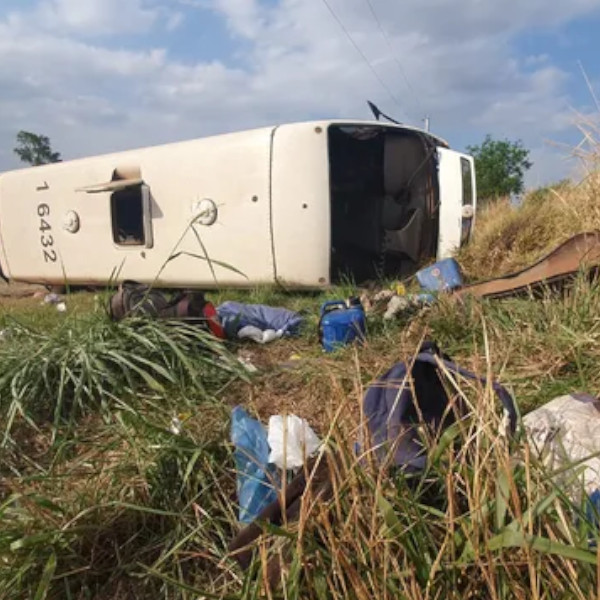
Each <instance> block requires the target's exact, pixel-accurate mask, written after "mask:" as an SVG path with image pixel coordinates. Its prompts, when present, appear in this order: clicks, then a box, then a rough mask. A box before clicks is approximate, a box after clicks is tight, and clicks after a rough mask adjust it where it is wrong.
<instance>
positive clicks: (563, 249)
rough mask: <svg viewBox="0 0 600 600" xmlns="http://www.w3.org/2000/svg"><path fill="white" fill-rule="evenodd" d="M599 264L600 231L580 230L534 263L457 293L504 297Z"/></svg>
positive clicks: (556, 280) (565, 278)
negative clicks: (584, 231)
mask: <svg viewBox="0 0 600 600" xmlns="http://www.w3.org/2000/svg"><path fill="white" fill-rule="evenodd" d="M598 265H600V231H593V232H587V233H580V234H578V235H575V236H573V237H571V238H569V239H568V240H567V241H566V242H564V243H563V244H561V245H560V246H558V247H557V248H555V249H554V250H553V251H552V252H550V253H549V254H547V255H546V256H544V257H543V258H542V259H541V260H539V261H538V262H536V263H535V264H533V265H531V266H530V267H527V268H526V269H523V270H521V271H517V272H516V273H512V274H510V275H505V276H504V277H498V278H497V279H490V280H489V281H483V282H481V283H476V284H473V285H469V286H466V287H464V288H462V289H461V290H459V291H457V292H456V294H457V295H458V296H464V295H472V296H476V297H480V298H502V297H506V296H515V295H518V294H522V293H523V292H527V291H530V290H531V291H536V290H539V289H540V288H542V287H543V286H544V285H549V284H562V283H564V282H565V281H567V280H569V279H572V278H573V277H574V276H575V275H576V274H577V273H578V272H579V271H581V270H582V269H584V270H586V271H587V270H590V269H594V268H596V267H598Z"/></svg>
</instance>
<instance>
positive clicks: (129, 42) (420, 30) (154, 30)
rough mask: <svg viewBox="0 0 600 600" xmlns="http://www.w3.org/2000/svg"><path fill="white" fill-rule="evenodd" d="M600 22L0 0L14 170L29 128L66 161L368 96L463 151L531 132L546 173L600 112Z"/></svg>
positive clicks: (482, 14) (335, 1) (556, 5)
mask: <svg viewBox="0 0 600 600" xmlns="http://www.w3.org/2000/svg"><path fill="white" fill-rule="evenodd" d="M599 28H600V0H569V1H568V2H567V1H564V0H503V1H501V2H499V1H497V0H462V1H461V2H456V1H455V0H393V1H392V0H0V171H2V170H7V169H11V168H16V167H18V166H19V163H18V158H17V157H16V155H14V153H13V150H12V149H13V147H14V145H15V136H16V134H17V132H18V131H19V130H21V129H25V130H28V131H33V132H35V133H41V134H44V135H47V136H49V137H50V139H51V141H52V146H53V148H54V149H55V150H58V151H60V152H61V153H62V155H63V158H64V159H70V158H79V157H82V156H90V155H94V154H101V153H105V152H112V151H117V150H126V149H130V148H137V147H142V146H147V145H153V144H160V143H165V142H172V141H178V140H184V139H190V138H194V137H201V136H204V135H209V134H215V133H221V132H228V131H235V130H239V129H246V128H253V127H261V126H264V125H274V124H277V123H282V122H291V121H302V120H310V119H321V118H350V119H365V118H370V116H371V113H370V112H369V109H368V106H367V103H366V101H367V100H371V101H372V102H374V103H375V104H377V105H378V106H379V107H380V108H381V109H382V110H383V111H384V112H386V113H388V114H390V115H392V116H394V117H395V118H397V119H398V120H401V121H402V122H405V123H408V124H411V125H415V126H422V125H423V119H424V117H425V116H428V117H429V118H430V121H431V131H432V132H434V133H436V134H438V135H440V136H442V137H443V138H445V139H447V140H448V141H449V143H450V145H451V147H453V148H455V149H457V150H464V149H465V148H466V147H467V146H468V145H473V144H478V143H480V142H481V141H482V140H483V139H484V137H485V135H486V134H488V133H489V134H491V135H492V136H493V137H495V138H502V139H510V140H518V139H520V140H522V142H523V144H524V145H525V147H526V148H528V149H530V151H531V158H532V160H533V163H534V166H533V168H532V169H531V171H530V173H529V174H528V177H527V183H528V185H529V186H537V185H542V184H547V183H551V182H554V181H557V180H558V179H561V178H563V177H566V176H569V175H570V174H571V173H572V171H573V169H574V168H575V167H576V165H575V164H574V162H573V161H572V160H569V156H570V154H571V151H570V148H571V147H573V146H575V145H576V144H578V143H579V141H580V140H581V134H580V131H579V130H578V128H577V123H578V122H581V119H584V118H591V119H595V118H596V117H597V116H598V117H600V111H599V109H598V108H597V107H596V106H595V102H594V94H593V93H592V91H593V92H594V93H597V94H598V95H600V61H599V60H598V56H599V51H600V41H599V40H600V38H599V37H598V35H597V31H598V30H599ZM584 72H585V74H586V76H587V78H588V80H589V82H590V84H591V90H592V91H590V87H589V86H588V85H587V83H586V78H585V77H584V75H583V73H584Z"/></svg>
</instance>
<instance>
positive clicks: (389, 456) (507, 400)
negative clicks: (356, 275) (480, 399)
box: [363, 342, 517, 471]
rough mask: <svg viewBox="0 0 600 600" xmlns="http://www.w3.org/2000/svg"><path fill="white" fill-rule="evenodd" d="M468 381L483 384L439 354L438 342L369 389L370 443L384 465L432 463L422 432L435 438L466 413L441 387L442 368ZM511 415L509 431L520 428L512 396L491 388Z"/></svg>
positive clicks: (366, 408)
mask: <svg viewBox="0 0 600 600" xmlns="http://www.w3.org/2000/svg"><path fill="white" fill-rule="evenodd" d="M440 367H443V369H444V370H446V371H449V372H450V373H453V374H458V375H460V376H462V377H466V378H468V379H474V380H479V381H481V382H482V383H485V379H483V378H479V377H477V376H476V375H474V374H473V373H471V372H469V371H466V370H465V369H462V368H461V367H459V366H457V365H456V364H455V363H454V362H452V361H451V360H450V358H449V357H448V356H447V355H444V354H442V353H441V352H440V350H439V349H438V347H437V346H436V345H435V343H432V342H425V343H424V344H423V345H422V346H421V348H420V350H419V354H418V355H417V356H416V357H415V359H414V363H412V366H411V365H409V364H407V363H397V364H395V365H394V366H393V367H392V368H391V369H390V370H389V371H387V373H385V374H384V375H383V376H382V377H381V378H379V379H378V380H377V381H376V382H375V383H374V384H373V385H371V386H370V387H369V389H368V390H367V393H366V394H365V397H364V400H363V411H364V415H365V417H366V419H367V424H368V428H369V432H370V435H371V444H372V446H371V447H373V448H374V449H375V451H376V454H377V456H378V458H379V460H380V461H382V462H386V461H389V462H390V463H392V464H395V465H396V466H400V467H403V468H405V469H407V470H413V471H420V470H422V469H423V468H424V467H425V464H426V461H427V452H426V450H427V449H426V448H425V447H424V446H423V436H422V432H421V429H422V428H423V427H426V428H427V429H428V430H429V432H430V433H431V434H433V435H438V434H439V433H440V432H441V431H443V430H444V429H445V428H447V427H448V426H449V425H451V424H452V423H453V422H454V421H455V420H456V419H457V418H461V416H462V415H464V414H465V407H464V406H463V404H462V402H461V401H460V398H458V399H457V400H456V401H455V402H454V403H453V404H452V405H450V400H449V398H448V395H447V393H446V390H445V388H444V385H443V383H442V379H441V374H442V373H443V371H442V369H441V368H440ZM492 386H493V388H494V391H495V392H496V394H497V395H498V397H499V398H500V400H501V401H502V404H503V406H504V410H505V412H506V413H507V414H508V418H509V426H510V430H511V431H514V429H515V427H516V418H517V413H516V409H515V406H514V402H513V399H512V397H511V396H510V394H509V393H508V392H507V391H506V390H505V389H504V388H503V387H502V386H500V385H499V384H497V383H493V384H492Z"/></svg>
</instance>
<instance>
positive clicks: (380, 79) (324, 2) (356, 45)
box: [322, 0, 404, 111]
mask: <svg viewBox="0 0 600 600" xmlns="http://www.w3.org/2000/svg"><path fill="white" fill-rule="evenodd" d="M322 1H323V4H325V6H326V7H327V10H328V11H329V12H330V13H331V16H332V17H333V18H334V19H335V20H336V22H337V24H338V25H339V26H340V29H341V30H342V31H343V32H344V34H345V35H346V37H347V38H348V40H349V41H350V43H351V44H352V45H353V46H354V48H355V50H356V51H357V52H358V53H359V54H360V56H361V57H362V59H363V61H364V62H365V64H366V65H367V67H368V68H369V70H370V71H371V73H372V74H373V76H374V77H375V79H377V81H378V82H379V84H380V85H381V87H382V88H383V89H384V90H385V91H386V92H387V93H388V95H389V97H390V98H391V99H392V101H393V102H395V103H396V104H397V105H398V106H399V107H400V108H401V109H402V110H403V111H404V108H403V106H402V104H401V103H400V101H399V100H398V98H397V97H396V95H395V94H394V92H392V90H391V88H390V87H389V86H388V85H387V83H386V82H385V81H384V80H383V79H382V78H381V76H380V75H379V73H378V72H377V71H376V70H375V67H374V66H373V65H372V64H371V61H370V60H369V59H368V57H367V55H366V54H365V53H364V52H363V51H362V50H361V48H360V46H359V45H358V44H357V43H356V40H355V39H354V38H353V37H352V35H351V34H350V32H349V31H348V29H347V28H346V26H345V25H344V23H343V21H342V20H341V19H340V18H339V17H338V16H337V14H336V12H335V11H334V10H333V7H332V6H331V4H330V3H329V2H328V0H322Z"/></svg>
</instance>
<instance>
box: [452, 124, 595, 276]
mask: <svg viewBox="0 0 600 600" xmlns="http://www.w3.org/2000/svg"><path fill="white" fill-rule="evenodd" d="M579 128H580V130H581V133H582V143H581V144H580V145H579V146H578V147H577V148H575V149H573V151H572V152H573V154H574V157H575V158H576V159H577V160H578V161H579V163H578V169H577V176H576V178H575V180H574V181H563V182H560V183H558V184H556V185H552V186H548V187H546V188H541V189H538V190H534V191H532V192H530V193H528V194H527V195H526V196H525V197H524V199H523V201H522V202H521V203H520V204H519V205H514V204H511V202H510V201H509V200H508V199H500V200H497V201H490V202H489V203H486V204H485V205H484V206H483V207H482V208H481V210H479V211H478V214H477V220H476V226H475V235H474V238H473V240H472V242H471V243H470V244H469V245H468V246H467V247H466V248H465V249H464V250H462V251H461V252H460V253H459V254H458V257H457V258H458V260H459V262H460V264H461V266H462V268H463V270H464V273H465V275H466V276H467V277H468V278H469V280H472V281H476V280H482V279H488V278H491V277H496V276H500V275H505V274H508V273H510V272H512V271H515V270H518V269H522V268H524V267H526V266H528V265H529V264H531V263H532V262H534V261H536V260H538V259H539V258H541V257H542V256H543V255H544V254H546V253H547V252H550V251H551V250H552V249H553V248H555V247H556V246H557V245H558V244H560V243H561V242H564V241H565V240H566V239H568V238H569V237H570V236H572V235H575V234H577V233H581V232H584V231H591V230H595V229H600V171H599V169H600V152H599V149H600V127H599V125H598V123H597V122H596V121H595V120H593V119H583V118H582V119H581V120H580V123H579Z"/></svg>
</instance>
